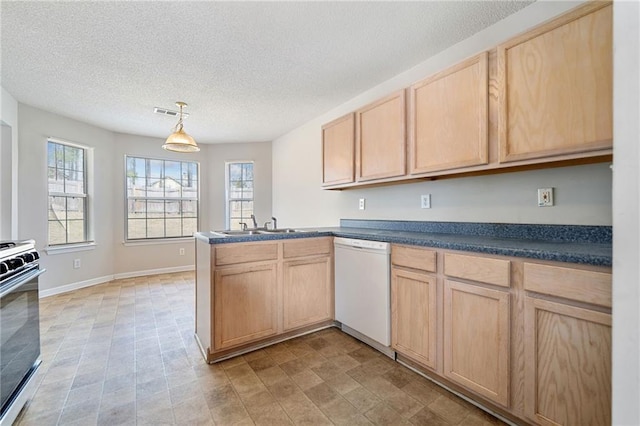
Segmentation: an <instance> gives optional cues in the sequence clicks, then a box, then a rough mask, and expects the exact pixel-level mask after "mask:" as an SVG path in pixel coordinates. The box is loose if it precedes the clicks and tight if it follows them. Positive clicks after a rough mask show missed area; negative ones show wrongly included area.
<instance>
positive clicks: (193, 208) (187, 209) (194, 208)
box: [182, 201, 198, 218]
mask: <svg viewBox="0 0 640 426" xmlns="http://www.w3.org/2000/svg"><path fill="white" fill-rule="evenodd" d="M182 217H195V218H197V217H198V202H197V201H183V202H182Z"/></svg>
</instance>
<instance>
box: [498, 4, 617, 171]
mask: <svg viewBox="0 0 640 426" xmlns="http://www.w3.org/2000/svg"><path fill="white" fill-rule="evenodd" d="M603 6H606V7H603ZM611 12H612V6H611V5H610V4H609V3H607V2H593V3H589V4H588V5H587V6H585V7H583V8H580V9H578V10H576V11H574V12H573V13H570V14H568V15H566V16H564V17H562V18H560V19H558V20H556V21H553V22H551V23H549V24H547V25H544V26H542V27H540V28H538V29H536V30H534V31H532V32H530V33H527V34H524V35H523V36H521V37H517V38H515V39H512V40H510V41H508V42H507V43H505V44H503V45H501V46H498V86H499V97H500V106H499V109H500V113H499V140H500V161H501V162H507V161H517V160H523V159H529V158H542V157H549V156H554V155H562V154H572V153H578V152H586V151H594V150H598V149H606V148H611V147H612V138H613V130H612V129H613V126H612V122H613V113H612V111H613V109H612V104H613V89H612V87H613V77H612V70H613V55H612V46H613V45H612V16H611V15H612V13H611Z"/></svg>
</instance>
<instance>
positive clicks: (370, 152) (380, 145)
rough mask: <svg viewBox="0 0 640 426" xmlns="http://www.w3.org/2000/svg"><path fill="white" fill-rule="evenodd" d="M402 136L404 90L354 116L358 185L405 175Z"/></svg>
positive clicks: (403, 132)
mask: <svg viewBox="0 0 640 426" xmlns="http://www.w3.org/2000/svg"><path fill="white" fill-rule="evenodd" d="M405 133H406V123H405V94H404V90H401V91H399V92H396V93H394V94H393V95H391V96H388V97H386V98H384V99H381V100H379V101H377V102H375V103H373V104H371V105H368V106H366V107H364V108H362V109H361V110H359V111H357V112H356V153H357V156H356V166H357V167H356V169H357V177H358V181H367V180H373V179H382V178H388V177H395V176H403V175H404V174H405V172H406V164H405V162H406V139H405V137H406V135H405Z"/></svg>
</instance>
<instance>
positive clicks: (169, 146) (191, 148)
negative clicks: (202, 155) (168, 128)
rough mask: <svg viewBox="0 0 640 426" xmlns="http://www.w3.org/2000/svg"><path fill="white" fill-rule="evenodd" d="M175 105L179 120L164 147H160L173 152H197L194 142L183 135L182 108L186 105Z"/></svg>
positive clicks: (186, 135)
mask: <svg viewBox="0 0 640 426" xmlns="http://www.w3.org/2000/svg"><path fill="white" fill-rule="evenodd" d="M176 105H177V106H178V107H179V108H180V118H179V119H178V123H177V124H176V126H175V127H174V132H173V133H171V134H170V135H169V137H168V138H167V140H166V142H165V143H164V145H162V148H164V149H166V150H167V151H174V152H198V151H200V148H199V147H198V145H197V144H196V141H195V140H193V138H192V137H191V136H189V135H188V134H187V133H185V131H184V129H183V127H184V126H183V124H182V108H184V107H186V106H187V104H185V103H184V102H176Z"/></svg>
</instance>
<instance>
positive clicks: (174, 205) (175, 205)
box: [164, 201, 181, 218]
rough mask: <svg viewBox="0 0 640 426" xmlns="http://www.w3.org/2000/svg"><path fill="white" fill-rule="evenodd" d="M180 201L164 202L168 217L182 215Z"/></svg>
mask: <svg viewBox="0 0 640 426" xmlns="http://www.w3.org/2000/svg"><path fill="white" fill-rule="evenodd" d="M180 207H181V203H180V201H166V202H165V204H164V212H165V216H166V217H167V218H176V217H178V218H179V217H180Z"/></svg>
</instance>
